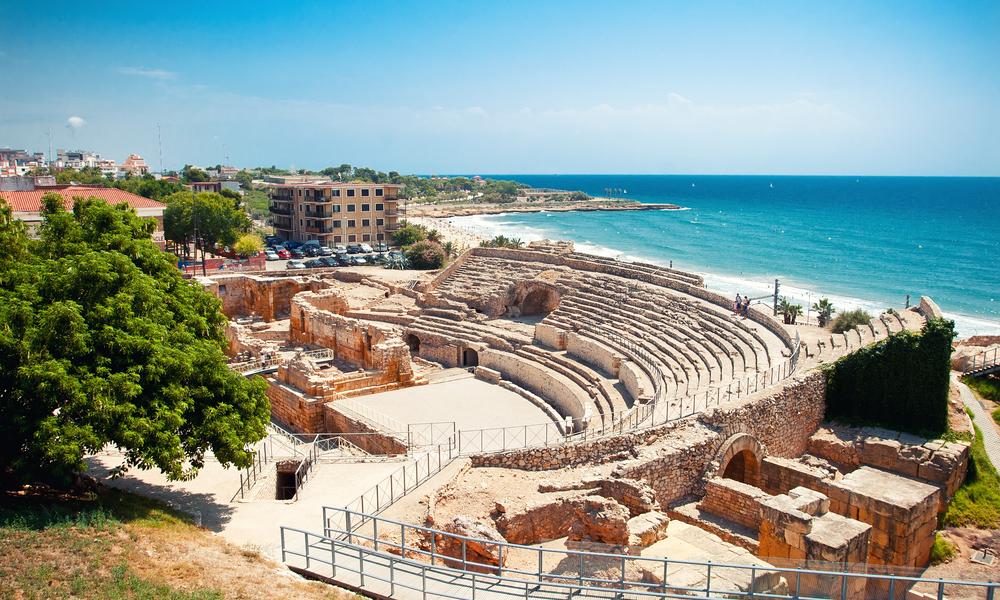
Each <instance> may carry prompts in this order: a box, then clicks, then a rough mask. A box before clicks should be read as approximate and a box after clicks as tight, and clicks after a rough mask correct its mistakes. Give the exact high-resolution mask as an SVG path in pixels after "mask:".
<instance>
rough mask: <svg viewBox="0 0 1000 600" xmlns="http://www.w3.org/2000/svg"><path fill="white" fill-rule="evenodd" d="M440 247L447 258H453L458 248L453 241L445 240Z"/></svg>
mask: <svg viewBox="0 0 1000 600" xmlns="http://www.w3.org/2000/svg"><path fill="white" fill-rule="evenodd" d="M441 249H442V250H444V255H445V257H447V258H455V256H456V255H457V254H458V248H456V247H455V242H445V243H444V245H442V246H441Z"/></svg>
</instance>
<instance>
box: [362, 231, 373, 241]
mask: <svg viewBox="0 0 1000 600" xmlns="http://www.w3.org/2000/svg"><path fill="white" fill-rule="evenodd" d="M361 241H362V242H370V241H372V236H370V235H368V234H367V233H366V234H364V235H363V236H361Z"/></svg>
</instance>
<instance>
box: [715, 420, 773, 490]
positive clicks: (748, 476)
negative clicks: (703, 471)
mask: <svg viewBox="0 0 1000 600" xmlns="http://www.w3.org/2000/svg"><path fill="white" fill-rule="evenodd" d="M764 454H765V451H764V445H763V444H761V443H760V441H759V440H758V439H757V438H755V437H753V436H752V435H748V434H746V433H737V434H735V435H733V436H730V438H729V439H727V440H726V441H725V442H724V443H723V444H722V448H721V449H720V450H719V460H718V463H719V470H718V474H719V476H721V477H725V478H727V479H735V480H736V481H741V482H743V483H746V484H749V485H752V486H755V487H760V461H761V459H762V458H763V457H764Z"/></svg>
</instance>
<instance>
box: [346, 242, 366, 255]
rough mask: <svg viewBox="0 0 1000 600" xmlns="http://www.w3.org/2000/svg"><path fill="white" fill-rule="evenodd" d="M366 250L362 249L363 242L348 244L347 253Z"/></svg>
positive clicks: (358, 252)
mask: <svg viewBox="0 0 1000 600" xmlns="http://www.w3.org/2000/svg"><path fill="white" fill-rule="evenodd" d="M362 252H364V250H362V249H361V244H348V245H347V253H348V254H361V253H362Z"/></svg>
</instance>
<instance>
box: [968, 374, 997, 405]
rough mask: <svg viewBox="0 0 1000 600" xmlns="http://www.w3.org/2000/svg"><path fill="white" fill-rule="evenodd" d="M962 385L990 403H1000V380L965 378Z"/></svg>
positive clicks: (988, 377) (987, 377)
mask: <svg viewBox="0 0 1000 600" xmlns="http://www.w3.org/2000/svg"><path fill="white" fill-rule="evenodd" d="M962 383H964V384H965V385H967V386H969V387H970V388H972V389H973V390H975V392H976V393H977V394H979V395H980V396H982V397H983V398H986V399H987V400H989V401H990V402H1000V380H996V379H994V378H993V377H990V376H986V377H969V376H966V377H963V378H962Z"/></svg>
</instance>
